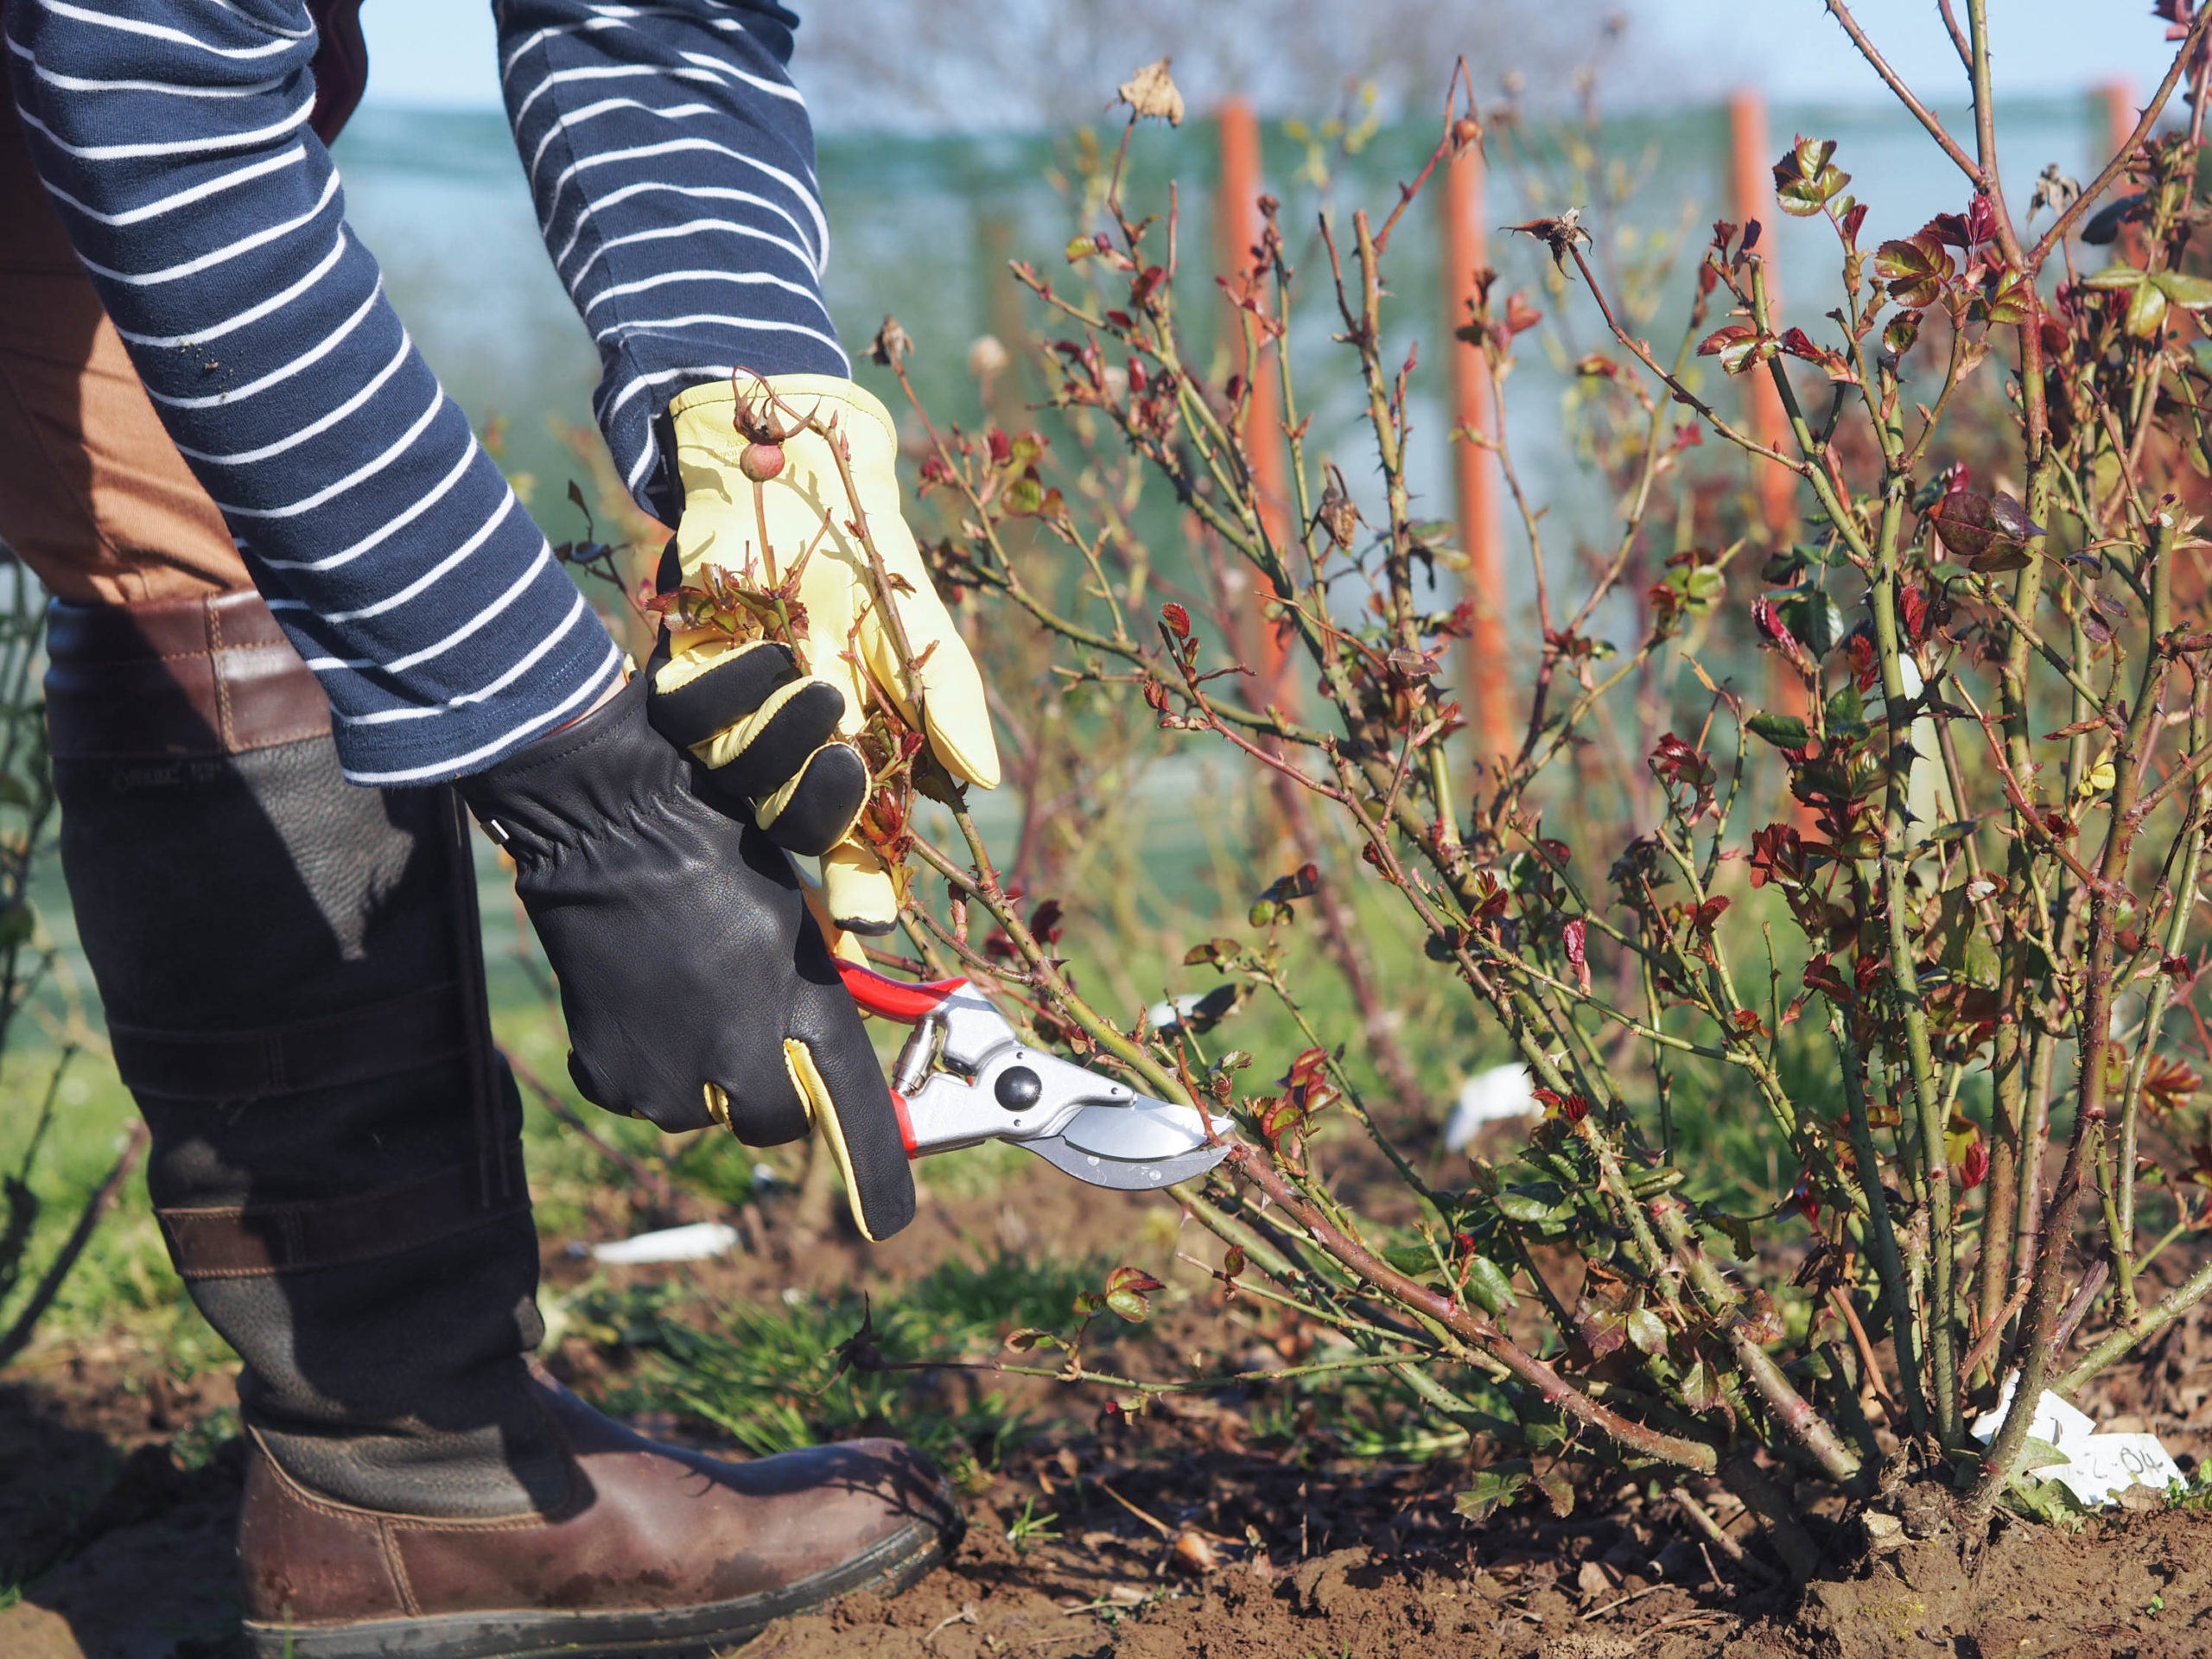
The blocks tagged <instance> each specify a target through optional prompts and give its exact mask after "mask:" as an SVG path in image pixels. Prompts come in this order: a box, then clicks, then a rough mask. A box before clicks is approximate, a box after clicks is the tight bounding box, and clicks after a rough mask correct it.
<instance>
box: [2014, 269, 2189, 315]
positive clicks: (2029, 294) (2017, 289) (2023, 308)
mask: <svg viewBox="0 0 2212 1659" xmlns="http://www.w3.org/2000/svg"><path fill="white" fill-rule="evenodd" d="M2205 292H2206V300H2207V302H2208V303H2212V286H2208V287H2207V289H2206V290H2205ZM2035 293H2036V291H2035V284H2034V283H2032V282H2031V281H2030V280H2029V279H2028V277H2026V276H2025V275H2024V274H2023V273H2022V272H2020V271H2017V270H2008V271H2006V272H2005V274H2004V275H2003V276H2001V277H1999V278H1998V279H1997V285H1996V286H1995V287H1994V288H1993V289H1991V290H1990V292H1989V295H1988V296H1987V297H1986V299H1985V300H1984V301H1983V302H1982V307H1981V308H1982V314H1983V316H1984V319H1985V320H1986V321H1988V322H1989V323H1990V324H1991V325H1992V326H1993V327H2011V326H2013V325H2016V324H2018V323H2023V322H2025V321H2027V320H2028V318H2029V317H2030V316H2031V315H2033V313H2034V310H2035Z"/></svg>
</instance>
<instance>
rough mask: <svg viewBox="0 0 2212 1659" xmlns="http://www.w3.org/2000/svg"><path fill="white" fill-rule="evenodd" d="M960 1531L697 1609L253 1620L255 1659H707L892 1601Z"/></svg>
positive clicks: (888, 1542) (909, 1538)
mask: <svg viewBox="0 0 2212 1659" xmlns="http://www.w3.org/2000/svg"><path fill="white" fill-rule="evenodd" d="M959 1537H960V1530H959V1529H954V1530H952V1531H951V1532H950V1533H947V1532H941V1531H939V1530H938V1529H937V1528H935V1527H932V1526H928V1525H925V1524H922V1523H919V1522H917V1523H916V1524H914V1525H912V1526H909V1527H906V1528H904V1529H901V1530H899V1531H898V1532H895V1533H893V1534H892V1535H891V1536H890V1537H888V1538H887V1539H885V1540H884V1541H882V1542H881V1543H880V1544H878V1545H876V1546H875V1548H873V1549H871V1550H868V1551H867V1552H866V1553H865V1554H860V1555H855V1557H853V1559H852V1560H849V1561H843V1562H841V1563H839V1564H838V1565H837V1566H836V1567H831V1568H830V1569H829V1571H828V1572H826V1573H817V1574H815V1576H814V1577H812V1578H810V1579H802V1580H799V1581H798V1583H797V1584H787V1585H784V1586H779V1588H777V1589H774V1590H763V1591H760V1592H758V1593H756V1594H753V1595H750V1596H741V1597H739V1598H738V1599H735V1600H734V1601H719V1602H713V1603H710V1604H708V1605H704V1606H698V1607H677V1608H669V1609H664V1610H658V1611H656V1610H652V1609H643V1608H641V1609H635V1610H629V1611H608V1612H555V1611H542V1610H537V1609H503V1610H500V1611H487V1612H481V1613H437V1614H432V1615H429V1616H426V1617H422V1618H378V1619H364V1620H361V1621H359V1622H358V1623H355V1624H338V1625H308V1626H306V1627H301V1626H296V1625H293V1626H286V1625H281V1624H255V1623H254V1622H252V1621H251V1620H248V1621H247V1622H246V1623H245V1638H246V1642H247V1644H248V1646H249V1647H250V1648H251V1651H252V1653H253V1655H254V1659H630V1656H632V1655H651V1656H652V1659H710V1656H714V1655H717V1654H725V1653H728V1651H729V1649H732V1648H734V1647H735V1646H737V1645H738V1644H740V1643H745V1642H749V1641H751V1640H752V1639H753V1637H756V1636H758V1635H759V1634H760V1632H761V1631H762V1630H765V1629H766V1628H767V1626H768V1625H769V1624H771V1623H772V1622H773V1621H774V1620H776V1619H779V1618H789V1617H791V1615H792V1614H795V1613H804V1612H811V1611H815V1610H816V1609H817V1608H819V1607H821V1606H823V1605H825V1604H827V1603H829V1602H831V1601H835V1600H836V1599H838V1598H840V1597H842V1596H849V1595H852V1594H854V1593H855V1592H860V1591H863V1590H866V1591H874V1592H877V1593H878V1594H881V1595H887V1596H895V1595H898V1594H899V1593H900V1592H902V1591H904V1590H906V1589H907V1588H908V1587H909V1586H912V1585H913V1584H914V1583H915V1581H916V1580H918V1579H920V1578H921V1577H922V1576H923V1575H924V1574H925V1573H928V1572H929V1571H930V1570H931V1568H933V1567H937V1566H938V1564H939V1563H941V1562H942V1561H943V1560H944V1559H945V1557H946V1556H947V1555H948V1554H950V1553H951V1551H952V1548H953V1546H954V1545H955V1544H957V1542H958V1541H959Z"/></svg>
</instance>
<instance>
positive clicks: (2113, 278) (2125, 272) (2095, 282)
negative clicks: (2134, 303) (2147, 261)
mask: <svg viewBox="0 0 2212 1659" xmlns="http://www.w3.org/2000/svg"><path fill="white" fill-rule="evenodd" d="M2150 279H2151V273H2150V272H2149V271H2147V270H2142V269H2140V268H2139V267H2138V266H2135V265H2122V264H2110V265H2107V266H2106V267H2105V268H2104V269H2103V270H2101V271H2098V272H2097V273H2096V274H2095V275H2094V276H2092V277H2088V278H2086V279H2085V280H2084V281H2083V282H2082V287H2084V288H2098V289H2107V290H2117V289H2123V288H2139V287H2140V286H2142V284H2143V283H2146V282H2148V281H2149V280H2150Z"/></svg>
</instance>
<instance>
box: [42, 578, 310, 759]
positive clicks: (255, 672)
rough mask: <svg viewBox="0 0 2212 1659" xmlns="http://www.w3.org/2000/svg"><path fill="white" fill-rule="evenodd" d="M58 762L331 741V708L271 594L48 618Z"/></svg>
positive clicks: (51, 725)
mask: <svg viewBox="0 0 2212 1659" xmlns="http://www.w3.org/2000/svg"><path fill="white" fill-rule="evenodd" d="M47 616H48V620H47V656H48V666H47V671H46V723H47V728H48V734H49V742H50V743H51V746H52V750H53V753H54V758H55V759H56V760H149V759H159V760H180V759H186V758H190V757H194V756H219V755H230V754H240V753H245V751H247V750H250V749H265V748H272V747H277V745H279V744H284V743H296V742H299V741H302V740H303V739H307V738H311V737H327V735H328V734H329V731H330V704H329V702H328V701H327V699H326V698H325V697H324V696H323V694H322V687H321V684H319V683H317V682H316V680H315V676H314V674H313V673H311V672H310V671H308V665H307V664H305V663H303V662H302V661H301V660H300V654H299V652H296V651H295V650H293V649H292V645H291V642H290V641H289V640H288V639H286V638H285V637H284V632H283V629H282V628H280V627H278V626H277V619H276V617H275V616H274V615H273V614H271V613H270V609H269V607H268V606H267V605H265V604H264V603H263V602H262V598H261V595H260V594H257V593H253V592H251V591H247V592H244V593H235V594H208V595H207V596H205V597H202V598H199V599H178V600H159V601H150V602H148V603H143V604H137V605H73V604H68V603H65V602H63V601H54V603H53V604H52V605H51V606H49V607H48V612H47Z"/></svg>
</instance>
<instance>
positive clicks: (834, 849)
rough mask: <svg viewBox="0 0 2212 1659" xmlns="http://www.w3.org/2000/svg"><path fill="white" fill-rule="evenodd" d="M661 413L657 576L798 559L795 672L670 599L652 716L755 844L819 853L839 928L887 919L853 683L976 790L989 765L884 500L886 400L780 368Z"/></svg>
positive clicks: (889, 428) (947, 648)
mask: <svg viewBox="0 0 2212 1659" xmlns="http://www.w3.org/2000/svg"><path fill="white" fill-rule="evenodd" d="M669 416H670V420H671V424H672V425H673V427H674V429H675V435H676V466H677V480H678V482H679V483H680V484H681V486H682V487H683V517H682V518H681V519H680V521H679V522H678V523H677V531H676V540H675V542H674V543H672V544H671V548H670V551H669V554H668V556H665V557H664V559H663V561H662V566H661V581H660V586H661V590H662V591H663V592H664V593H667V592H669V591H671V590H672V589H673V588H678V587H685V588H704V587H706V586H707V585H708V582H707V578H706V575H705V572H706V571H707V569H708V568H709V567H710V566H713V567H719V568H720V569H722V570H725V571H727V572H728V573H729V574H730V575H731V576H733V577H734V578H737V579H738V580H739V581H741V582H743V583H744V584H745V585H747V587H750V588H755V589H761V588H767V587H768V586H770V585H771V580H772V579H771V576H770V572H771V570H773V572H774V573H775V575H776V576H777V577H783V576H786V575H789V573H790V572H791V569H793V568H794V567H795V566H798V565H799V564H800V561H801V560H802V559H804V566H803V568H801V569H800V575H799V582H798V602H799V604H800V605H801V606H802V607H804V611H805V623H804V647H803V649H804V656H805V663H804V672H802V671H801V665H800V664H798V663H797V662H796V661H794V660H793V658H792V655H791V652H790V651H788V650H787V649H786V648H785V647H784V646H782V645H778V644H776V643H774V642H772V641H769V640H765V639H751V640H746V641H738V640H734V639H731V638H730V637H729V636H728V634H727V633H725V632H721V631H720V630H718V629H715V628H712V627H704V628H694V627H686V626H684V625H683V620H682V618H681V617H680V616H678V615H677V614H676V613H671V620H670V622H669V623H668V624H667V625H665V626H664V627H663V629H662V632H661V639H660V644H659V645H658V648H657V649H656V650H655V652H654V653H653V661H652V692H653V696H652V707H653V724H654V726H655V728H657V729H658V730H659V731H660V732H661V734H663V735H664V736H665V737H666V738H668V739H669V740H670V741H671V742H674V743H676V744H677V745H678V746H680V747H683V748H687V749H689V750H690V752H691V753H693V754H695V755H696V756H697V757H698V758H699V759H700V760H702V762H704V763H705V765H706V766H707V767H708V768H709V779H710V780H712V782H713V783H714V785H715V787H716V790H717V792H718V793H721V794H722V795H723V796H724V797H725V798H728V799H730V800H731V801H732V802H733V803H742V807H741V810H746V811H747V812H749V813H750V814H751V815H752V817H753V820H754V822H755V823H758V824H759V825H760V828H761V829H762V830H764V831H765V832H766V834H767V835H768V836H770V838H771V839H772V840H774V841H776V842H778V843H779V844H780V845H782V846H784V847H785V848H786V849H789V850H791V851H792V852H796V853H801V854H809V855H812V854H819V855H821V857H822V879H823V899H824V902H825V905H826V907H827V909H828V911H829V915H830V917H831V918H832V919H833V920H834V921H835V922H836V925H838V926H839V927H841V928H844V929H847V930H849V931H853V932H856V933H885V932H888V931H890V930H891V928H892V927H893V925H895V924H896V922H897V919H898V913H899V910H898V899H897V895H896V891H895V889H894V887H893V883H892V880H891V875H890V872H889V871H887V869H885V868H884V866H883V863H882V861H881V860H880V859H879V858H877V857H876V855H874V852H872V851H871V850H870V849H868V847H866V846H865V845H863V844H862V843H861V842H859V841H858V840H857V839H855V837H854V836H853V834H852V830H853V826H854V824H855V822H856V821H857V820H858V818H859V816H860V812H861V807H862V806H863V805H864V804H866V801H867V795H868V768H867V766H866V764H865V762H863V761H862V760H861V756H860V754H859V752H858V751H857V750H856V749H855V748H854V747H852V745H851V743H850V742H849V741H848V740H849V739H850V738H852V737H853V736H855V734H858V733H859V731H860V730H861V727H862V726H863V725H864V724H865V722H866V719H867V713H868V695H867V694H868V690H869V689H870V688H873V689H874V691H875V692H876V693H877V694H879V695H880V696H883V697H885V698H887V700H888V701H889V702H891V703H892V704H893V706H894V707H896V708H897V709H899V713H900V715H902V716H903V717H904V718H905V719H906V721H908V722H909V723H910V724H914V725H918V726H919V727H920V728H922V729H923V730H925V732H926V733H927V734H928V735H929V740H930V745H931V748H932V749H933V750H934V751H935V753H936V754H937V758H938V760H941V761H943V762H944V766H945V768H946V770H947V771H949V772H951V773H952V774H953V776H954V777H956V778H957V779H961V780H962V781H963V782H965V783H969V784H974V785H978V786H979V787H981V788H984V789H989V788H992V787H994V786H995V785H996V784H997V783H998V780H999V759H998V745H997V742H996V740H995V738H994V737H993V735H992V733H991V721H990V715H989V713H988V709H986V708H985V706H984V700H983V681H982V676H981V675H980V674H979V673H978V672H977V671H976V661H975V658H973V657H971V656H970V655H969V652H968V647H967V646H966V645H965V644H963V642H962V640H961V638H960V635H959V633H958V632H957V630H955V628H954V627H953V625H952V618H951V616H950V613H948V612H947V611H946V610H945V608H944V601H942V600H940V599H939V598H938V594H937V590H936V588H933V587H931V584H930V577H929V572H928V570H927V569H925V567H924V565H923V563H922V556H921V552H920V550H919V549H918V548H917V547H916V546H915V544H914V537H913V533H912V531H909V530H908V529H907V528H906V518H905V516H904V515H903V514H902V512H900V510H899V473H898V453H899V451H898V435H897V430H896V429H895V428H894V427H893V425H892V423H891V416H890V414H889V413H888V412H887V410H885V409H884V407H883V405H882V404H880V403H878V402H877V401H876V400H875V399H874V397H870V396H869V395H868V393H867V392H865V391H862V390H861V388H860V387H858V386H856V385H854V384H853V383H852V382H851V381H849V380H842V379H839V378H836V377H834V376H829V375H815V374H788V375H778V376H774V377H772V378H767V379H760V378H753V377H749V376H742V375H741V376H740V377H739V378H738V380H737V382H736V384H734V385H733V384H731V383H729V382H721V383H717V384H715V385H703V386H694V387H693V388H691V389H690V391H685V392H683V393H682V394H681V395H679V396H678V397H677V398H676V400H675V401H674V402H673V403H672V404H670V405H669ZM802 419H804V420H811V421H814V422H817V423H820V424H822V425H823V426H825V427H829V426H833V425H834V429H835V430H836V432H837V433H838V434H840V435H842V437H843V438H844V440H845V442H846V444H847V445H848V447H849V450H850V456H849V463H848V464H849V467H850V470H851V474H852V480H853V490H852V492H851V493H849V492H848V490H847V487H846V485H845V482H844V480H843V478H842V475H841V474H840V473H839V470H838V467H837V461H836V454H834V452H833V451H832V449H831V448H830V442H829V439H828V438H826V437H823V436H822V435H818V434H816V433H813V432H810V431H804V430H800V429H798V423H799V421H800V420H802ZM777 430H780V431H782V432H784V433H785V434H786V435H785V436H784V437H783V439H782V441H781V442H777V443H769V442H760V441H759V440H760V435H761V434H762V433H764V432H768V433H773V432H774V431H777ZM748 433H750V434H752V435H750V436H748V435H747V434H748ZM855 501H856V502H857V505H858V507H859V509H860V512H861V514H862V515H864V516H865V518H866V520H867V523H868V534H869V536H870V537H871V538H872V539H873V540H874V543H875V546H876V550H877V551H878V552H879V553H880V554H881V556H882V558H883V563H884V567H885V569H886V570H887V572H888V573H889V575H891V577H892V579H893V580H892V587H893V594H894V597H893V604H895V606H896V607H897V610H898V616H899V622H900V624H901V625H902V626H903V627H904V630H905V632H906V642H907V645H908V646H909V647H910V648H911V650H912V652H913V656H914V659H915V661H916V662H918V664H919V668H918V671H916V673H915V674H914V675H913V676H912V679H914V680H915V681H916V682H918V690H919V697H918V699H915V698H912V697H910V696H908V694H907V689H906V688H907V681H908V678H909V677H908V676H907V675H906V673H904V672H902V671H901V668H900V664H899V652H898V649H897V646H896V645H895V644H894V642H893V635H892V632H891V630H890V628H889V626H887V622H886V620H885V618H884V617H883V615H882V613H881V607H880V605H879V603H878V600H877V588H876V579H875V576H874V573H873V571H871V569H869V563H868V554H867V552H866V550H864V549H863V548H862V547H861V544H860V542H859V539H858V538H857V537H855V535H854V534H853V533H852V531H851V530H850V528H849V526H850V524H851V522H852V519H853V517H854V506H855ZM764 525H765V527H766V553H767V557H766V558H764V556H763V549H762V545H761V544H762V540H763V537H762V533H761V532H762V528H763V526H764ZM917 701H918V703H919V707H918V708H917V707H916V706H915V704H916V702H917Z"/></svg>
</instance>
